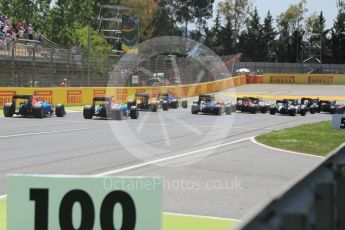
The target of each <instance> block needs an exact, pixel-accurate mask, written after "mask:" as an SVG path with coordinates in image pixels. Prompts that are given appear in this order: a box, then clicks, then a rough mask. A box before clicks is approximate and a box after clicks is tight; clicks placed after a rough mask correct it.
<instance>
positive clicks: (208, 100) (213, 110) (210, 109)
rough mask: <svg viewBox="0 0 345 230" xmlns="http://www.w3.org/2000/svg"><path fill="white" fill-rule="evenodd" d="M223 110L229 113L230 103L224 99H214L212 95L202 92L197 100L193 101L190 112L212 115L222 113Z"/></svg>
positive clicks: (230, 109)
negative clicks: (226, 102)
mask: <svg viewBox="0 0 345 230" xmlns="http://www.w3.org/2000/svg"><path fill="white" fill-rule="evenodd" d="M223 112H225V113H226V114H227V115H230V114H231V112H232V107H231V105H230V104H225V102H224V101H220V100H216V99H215V97H214V96H213V95H209V94H204V95H200V96H199V100H198V101H195V102H193V105H192V114H198V113H207V114H214V115H222V113H223Z"/></svg>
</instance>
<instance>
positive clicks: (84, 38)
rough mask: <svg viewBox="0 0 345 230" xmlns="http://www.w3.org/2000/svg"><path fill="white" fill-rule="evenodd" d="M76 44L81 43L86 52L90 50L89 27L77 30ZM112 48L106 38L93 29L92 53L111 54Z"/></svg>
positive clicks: (79, 27)
mask: <svg viewBox="0 0 345 230" xmlns="http://www.w3.org/2000/svg"><path fill="white" fill-rule="evenodd" d="M74 39H75V40H74V43H75V44H77V43H79V44H80V45H81V48H82V49H83V50H84V51H87V48H88V26H78V27H77V28H76V30H75V35H74ZM110 51H111V46H110V45H109V44H108V43H107V40H106V38H105V37H103V36H102V35H100V34H99V33H98V32H97V31H95V30H94V29H93V28H91V53H103V54H106V53H109V52H110Z"/></svg>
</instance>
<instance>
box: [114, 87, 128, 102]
mask: <svg viewBox="0 0 345 230" xmlns="http://www.w3.org/2000/svg"><path fill="white" fill-rule="evenodd" d="M116 95H117V100H119V101H126V100H127V96H128V90H127V89H118V90H117V91H116Z"/></svg>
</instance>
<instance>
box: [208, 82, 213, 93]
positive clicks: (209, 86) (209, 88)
mask: <svg viewBox="0 0 345 230" xmlns="http://www.w3.org/2000/svg"><path fill="white" fill-rule="evenodd" d="M206 87H207V92H209V93H212V92H213V84H207V86H206Z"/></svg>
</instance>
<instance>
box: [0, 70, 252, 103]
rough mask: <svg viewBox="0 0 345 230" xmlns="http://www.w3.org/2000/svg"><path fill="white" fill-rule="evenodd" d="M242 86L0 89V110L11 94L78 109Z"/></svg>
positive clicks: (237, 81)
mask: <svg viewBox="0 0 345 230" xmlns="http://www.w3.org/2000/svg"><path fill="white" fill-rule="evenodd" d="M245 84H246V77H245V76H239V77H233V78H227V79H223V80H218V81H213V82H206V83H199V84H192V85H178V86H162V87H82V88H0V108H3V106H4V104H5V103H7V102H11V101H12V96H13V95H15V94H29V95H32V94H36V95H37V96H38V97H39V98H40V99H41V100H44V101H47V102H50V103H52V104H54V105H55V104H58V103H63V104H64V105H65V106H80V105H85V104H90V103H91V102H92V99H93V97H96V96H99V97H101V96H113V97H114V99H115V100H116V101H118V102H127V100H128V99H132V98H134V95H135V93H149V94H150V95H151V96H153V97H155V96H157V95H158V94H159V93H168V92H169V93H171V94H172V95H174V96H175V97H178V98H184V97H193V96H197V95H199V94H203V93H214V92H218V91H221V90H225V89H229V88H233V87H235V86H240V85H245Z"/></svg>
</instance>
